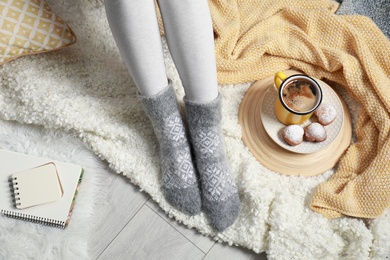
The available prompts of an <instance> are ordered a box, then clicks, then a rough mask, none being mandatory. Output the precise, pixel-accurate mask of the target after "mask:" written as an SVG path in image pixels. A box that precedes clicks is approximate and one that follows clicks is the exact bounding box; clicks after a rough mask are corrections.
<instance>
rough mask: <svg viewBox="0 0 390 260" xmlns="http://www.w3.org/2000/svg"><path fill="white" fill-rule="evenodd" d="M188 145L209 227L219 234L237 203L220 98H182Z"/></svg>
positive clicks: (229, 221) (233, 215) (229, 222)
mask: <svg viewBox="0 0 390 260" xmlns="http://www.w3.org/2000/svg"><path fill="white" fill-rule="evenodd" d="M185 105H186V111H187V119H188V123H189V131H190V136H191V143H192V145H193V149H194V154H195V160H196V167H197V169H198V171H199V174H200V179H201V185H202V204H203V209H204V212H205V213H206V215H207V216H208V218H209V220H210V223H211V225H212V226H213V227H214V228H215V229H216V230H217V231H219V232H222V231H224V230H225V229H226V228H228V227H229V226H231V225H232V224H233V223H234V221H235V220H236V219H237V217H238V214H239V211H240V200H239V197H238V191H237V187H236V184H235V182H234V180H233V179H232V176H231V169H230V166H229V164H228V162H227V160H226V156H225V149H224V144H223V135H222V129H221V126H220V122H221V118H222V114H221V98H220V96H218V98H217V99H215V100H214V101H212V102H210V103H208V104H196V103H193V102H191V101H189V100H187V99H185Z"/></svg>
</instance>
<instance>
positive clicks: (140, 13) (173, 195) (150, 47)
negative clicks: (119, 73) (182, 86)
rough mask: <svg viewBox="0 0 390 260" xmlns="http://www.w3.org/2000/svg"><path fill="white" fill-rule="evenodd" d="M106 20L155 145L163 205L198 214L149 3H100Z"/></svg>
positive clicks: (143, 0) (198, 203)
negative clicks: (162, 192) (159, 162)
mask: <svg viewBox="0 0 390 260" xmlns="http://www.w3.org/2000/svg"><path fill="white" fill-rule="evenodd" d="M105 5H106V13H107V18H108V21H109V24H110V27H111V31H112V33H113V35H114V38H115V40H116V42H117V45H118V48H119V51H120V53H121V56H122V58H123V59H124V61H125V63H126V65H127V67H128V69H129V71H130V74H131V76H132V77H133V79H134V81H135V84H136V85H137V88H138V90H139V92H140V93H141V95H140V96H139V97H140V100H141V103H142V105H143V107H144V110H145V112H146V114H147V115H148V117H149V119H150V121H151V122H152V124H153V128H154V132H155V134H156V136H157V139H158V141H159V144H160V157H161V169H162V179H163V191H164V195H165V198H166V199H167V201H168V202H169V203H170V204H172V205H173V206H175V207H176V208H178V209H179V210H181V211H183V212H184V213H187V214H189V215H195V214H197V213H199V212H200V211H201V198H200V190H199V185H198V178H197V175H196V171H195V168H194V164H193V162H192V158H191V151H190V147H189V143H188V139H187V136H186V131H185V128H184V124H183V120H182V118H181V114H180V110H179V106H178V103H177V99H176V95H175V91H174V90H173V88H172V86H170V84H169V82H168V80H167V76H166V72H165V64H164V58H163V49H162V44H161V37H160V33H159V28H158V23H157V17H156V8H155V5H154V0H105Z"/></svg>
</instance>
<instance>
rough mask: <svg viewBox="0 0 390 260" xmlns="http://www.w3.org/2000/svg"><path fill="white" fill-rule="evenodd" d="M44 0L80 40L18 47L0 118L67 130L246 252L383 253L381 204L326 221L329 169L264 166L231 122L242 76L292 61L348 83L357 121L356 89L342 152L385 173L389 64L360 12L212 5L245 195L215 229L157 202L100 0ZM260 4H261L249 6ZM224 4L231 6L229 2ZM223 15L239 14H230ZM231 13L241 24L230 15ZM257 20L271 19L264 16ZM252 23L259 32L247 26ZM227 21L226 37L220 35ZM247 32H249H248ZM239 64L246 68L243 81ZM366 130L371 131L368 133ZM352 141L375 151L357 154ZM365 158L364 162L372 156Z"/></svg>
mask: <svg viewBox="0 0 390 260" xmlns="http://www.w3.org/2000/svg"><path fill="white" fill-rule="evenodd" d="M47 2H48V4H49V5H50V6H51V7H52V9H53V10H54V11H55V12H56V13H57V14H59V15H61V17H62V18H63V19H64V20H65V21H66V22H67V23H68V24H69V26H70V27H71V28H72V29H73V31H74V32H75V34H76V35H77V36H78V42H77V43H76V44H75V45H73V46H71V47H68V48H65V49H62V50H59V51H55V52H50V53H45V54H39V55H34V56H25V57H22V58H19V59H16V60H14V61H12V62H9V63H6V64H4V65H2V66H1V67H0V117H1V118H2V119H4V120H17V121H19V122H21V123H24V124H36V125H43V126H45V127H47V128H54V129H62V130H65V131H69V132H72V133H74V134H75V135H76V136H78V138H80V139H81V140H83V141H84V142H85V143H86V144H87V145H88V146H89V147H90V148H91V149H92V150H93V151H94V152H95V153H96V154H97V155H98V156H99V157H100V158H102V159H104V160H107V162H108V163H109V164H110V167H112V169H114V170H115V171H117V172H118V173H121V174H124V175H126V176H127V177H128V178H129V179H130V180H131V181H132V182H133V183H134V184H135V185H137V186H139V187H140V190H142V191H144V192H147V193H148V194H149V195H150V196H151V198H152V199H153V200H155V201H156V202H157V203H158V204H159V206H160V207H161V208H162V209H163V210H165V211H166V212H167V214H168V215H170V216H172V217H174V218H175V219H176V220H177V221H179V222H181V223H183V224H184V225H187V226H188V227H189V228H190V227H192V228H195V229H196V230H197V231H199V232H200V233H202V234H204V235H207V236H210V237H212V238H213V239H215V240H218V241H223V242H226V243H228V244H230V245H239V246H243V247H247V248H249V249H251V250H253V251H255V252H262V251H267V255H268V258H269V259H367V258H372V259H383V258H385V257H388V256H390V249H389V247H388V245H389V244H390V236H389V233H388V230H390V212H389V211H386V212H385V213H384V214H382V215H381V216H379V217H378V218H376V219H372V220H367V219H361V218H350V217H343V218H335V219H327V218H325V217H323V215H322V214H319V213H317V212H315V211H313V210H311V209H310V204H311V201H312V198H313V194H314V192H315V190H316V189H317V187H318V186H319V185H320V184H321V183H327V182H326V181H327V180H329V179H330V178H331V177H332V176H333V175H334V173H335V169H331V170H329V171H327V172H325V173H323V174H321V175H319V176H315V177H311V178H305V177H297V176H294V177H288V176H283V175H279V174H277V173H275V172H272V171H270V170H268V169H267V168H265V167H264V166H262V165H261V164H260V163H259V162H258V161H257V160H256V159H255V158H254V157H253V156H252V155H251V153H250V152H249V151H248V149H247V147H246V146H245V145H244V144H243V142H242V139H241V127H240V125H239V122H238V110H239V106H240V103H241V100H242V97H243V96H244V95H245V93H246V91H247V90H248V88H249V86H250V84H251V81H253V80H255V79H261V78H263V77H266V76H270V75H272V74H273V73H274V72H275V71H276V70H280V69H287V68H290V67H296V68H298V69H301V70H303V71H304V72H306V73H308V74H310V75H313V76H315V77H318V78H322V77H326V78H327V79H330V80H333V81H336V82H339V83H341V85H342V86H345V89H346V90H347V91H345V89H343V88H341V89H340V93H341V94H342V95H343V97H344V99H345V100H346V102H347V103H348V105H349V107H350V111H351V114H352V115H353V118H354V121H355V122H356V117H357V115H358V114H359V106H358V105H357V104H356V102H355V100H354V99H353V98H356V99H359V100H360V102H361V103H362V110H363V112H362V113H361V114H362V115H361V116H360V120H359V126H360V128H361V129H362V130H361V132H362V131H363V132H364V133H365V134H364V136H361V134H359V135H358V137H359V142H357V144H355V145H353V146H352V147H351V149H350V151H349V152H348V154H347V155H346V157H345V158H359V157H353V156H351V155H353V153H354V154H356V156H362V155H363V154H362V153H363V152H364V153H367V154H369V157H367V158H369V159H370V160H369V161H367V162H371V161H372V160H375V158H378V159H376V160H377V162H381V163H378V164H376V165H377V166H376V167H378V168H379V167H382V169H384V170H383V171H379V169H378V171H376V170H375V173H377V174H387V173H388V167H387V168H386V163H387V162H386V161H381V160H380V159H381V157H380V156H381V154H382V152H383V151H386V150H385V149H384V148H385V146H386V145H387V144H386V142H387V139H386V134H385V130H386V129H384V125H385V122H387V120H385V119H386V116H388V115H387V110H386V102H388V101H389V100H390V99H389V98H388V97H386V96H385V95H384V94H383V93H385V87H386V84H387V87H388V85H389V84H388V81H387V83H386V82H385V83H386V84H385V83H383V84H381V83H380V82H384V81H385V78H386V77H387V78H388V74H386V73H388V69H387V72H386V70H385V69H384V67H383V66H384V64H386V62H388V61H386V59H385V58H383V59H381V57H385V55H386V54H387V53H389V51H388V50H389V49H388V48H389V46H388V43H387V42H385V39H386V38H385V36H384V35H383V34H381V32H380V30H379V29H378V28H377V27H376V26H375V25H374V24H373V23H372V22H371V21H370V20H369V19H366V18H363V17H357V18H356V17H349V16H346V17H338V16H336V15H335V14H333V12H334V11H335V10H336V6H335V5H334V3H333V2H329V1H320V0H312V1H309V0H307V1H301V2H306V3H307V4H306V5H305V6H303V5H302V3H298V2H299V1H291V2H290V1H289V2H288V6H287V7H286V6H285V4H284V3H282V2H283V1H277V0H274V1H272V2H271V1H240V2H242V3H236V2H235V1H225V2H223V1H221V2H218V1H212V2H210V6H211V8H212V14H213V17H214V21H215V29H216V34H215V35H216V37H217V40H216V44H217V51H218V55H219V56H218V66H219V72H220V74H219V77H220V80H221V83H223V85H222V84H221V85H220V92H221V96H222V113H223V122H222V127H223V132H224V141H225V144H226V152H227V156H228V158H229V162H230V164H231V167H232V170H233V172H234V176H233V177H234V178H235V180H236V183H237V186H238V189H239V191H240V198H241V201H242V205H241V212H240V215H239V218H238V219H237V221H236V222H235V223H234V225H233V226H231V227H230V228H229V229H228V230H226V231H225V232H223V233H219V234H218V233H216V232H215V231H214V230H213V229H212V228H211V227H210V225H209V224H208V219H207V217H206V216H205V215H204V214H203V213H202V214H199V215H197V216H194V217H188V216H186V215H185V214H183V213H181V212H179V211H177V210H176V209H175V208H173V207H171V206H170V205H169V204H168V203H167V202H166V200H165V199H164V196H163V194H162V189H161V175H160V172H159V171H160V161H159V155H158V143H157V140H156V138H155V137H154V133H153V129H152V126H151V124H150V122H149V120H148V119H147V117H146V115H145V113H144V112H143V110H142V107H141V105H140V102H139V100H138V98H137V91H136V88H135V86H134V83H133V81H132V79H131V78H130V77H129V74H128V72H127V70H126V67H125V65H124V63H123V62H122V60H121V58H120V55H119V53H118V50H117V47H116V44H115V42H114V41H113V38H112V35H111V32H110V30H109V27H108V24H107V21H106V19H105V12H104V6H103V3H102V0H83V1H77V0H66V1H65V0H48V1H47ZM244 2H248V3H250V4H251V5H249V4H243V3H244ZM260 2H261V3H263V4H261V5H260V6H261V7H262V8H258V7H259V6H258V5H259V4H258V3H260ZM263 5H264V6H263ZM267 6H268V8H269V9H267V8H266V7H267ZM229 8H232V9H231V10H230V11H229ZM257 8H258V9H257ZM266 9H267V10H268V11H265V10H266ZM237 12H240V13H239V14H237ZM218 15H219V17H217V16H218ZM231 15H235V16H236V19H235V20H232V19H231V18H232V17H231ZM224 17H225V18H224ZM237 20H238V21H241V23H243V25H245V26H243V25H241V24H235V23H238V22H237ZM256 20H257V22H256ZM264 21H273V22H272V23H271V24H268V25H267V24H264ZM247 22H248V23H247ZM234 24H235V27H234V29H227V28H228V27H227V25H229V26H230V25H232V26H233V25H234ZM257 26H260V27H261V28H262V29H263V30H258V29H256V28H258V27H257ZM319 28H322V29H319ZM224 29H225V30H226V33H227V34H229V35H230V36H228V35H226V37H228V38H230V39H231V41H228V40H226V39H227V38H226V37H225V36H224V33H225V32H224ZM233 30H235V33H234V32H233ZM251 30H253V31H252V32H253V33H252V34H251V35H252V37H244V35H246V34H245V32H246V33H250V32H251ZM255 30H257V31H258V33H255ZM333 34H337V35H338V37H340V39H338V38H337V37H334V35H333ZM240 35H242V36H240ZM253 37H254V38H256V39H257V41H254V40H253V39H252V40H251V38H253ZM223 39H225V40H223ZM222 41H224V42H225V44H223V43H222ZM373 41H375V44H372V42H373ZM369 43H370V44H369ZM241 44H242V47H240V48H238V46H241ZM223 45H224V46H225V48H227V50H228V51H227V52H224V54H223V52H221V51H220V50H221V48H222V47H223ZM378 45H379V46H381V48H380V49H381V50H382V51H383V52H382V53H379V51H378V49H379V48H378ZM234 46H237V47H234ZM328 46H330V47H328ZM229 48H230V49H229ZM251 50H252V51H251ZM246 51H251V52H246ZM164 52H165V61H166V66H167V73H168V76H169V78H170V79H171V80H172V83H173V85H174V87H175V89H176V93H177V95H178V97H179V98H182V97H183V95H184V93H183V88H182V86H181V81H180V78H179V76H178V74H177V71H176V68H175V66H174V64H173V62H172V60H171V58H170V55H169V52H168V48H167V46H166V44H165V43H164ZM249 54H251V55H252V54H253V55H254V56H255V57H252V56H251V55H249ZM221 57H222V58H223V59H221ZM228 62H230V65H229V66H227V64H228ZM254 63H257V65H256V66H257V69H256V66H255V64H254ZM387 68H388V67H387ZM239 70H240V71H241V72H242V73H243V74H246V73H247V75H244V76H245V77H242V78H241V76H240V75H241V73H239V72H238V71H239ZM256 73H257V75H256ZM243 82H246V83H243ZM225 83H231V84H225ZM233 83H234V84H233ZM351 96H352V97H353V98H351ZM370 100H371V101H370ZM387 108H388V105H387ZM374 111H375V112H374ZM375 115H376V116H375ZM364 119H367V120H364ZM368 130H372V131H373V132H372V133H369V131H368ZM361 132H359V133H361ZM366 132H367V133H368V134H370V135H367V134H366ZM375 133H379V136H378V137H376V139H375V138H374V139H373V135H374V136H375ZM365 140H367V141H365ZM359 144H360V146H359ZM362 144H364V145H362ZM361 146H363V147H364V150H368V149H373V150H374V152H372V153H369V152H368V151H361V150H363V149H359V148H360V147H361ZM354 147H355V148H354ZM372 147H373V148H372ZM383 157H385V156H384V155H383ZM343 162H344V163H342V164H343V165H345V166H342V165H340V167H339V168H340V169H339V170H338V173H339V172H343V171H342V170H343V169H345V168H348V167H349V164H346V162H349V160H348V159H344V160H343ZM357 163H362V162H360V160H357V159H355V161H354V162H353V163H351V165H352V166H354V167H355V166H356V164H357ZM371 165H372V166H371ZM352 166H351V171H349V172H350V173H351V175H354V176H355V175H357V176H356V178H355V179H357V177H358V176H360V175H362V176H363V174H364V173H365V172H366V171H364V169H363V168H361V167H356V168H354V167H352ZM364 166H365V167H366V169H368V167H374V164H373V163H372V164H371V163H367V164H366V165H364ZM355 169H356V171H355ZM358 169H359V171H357V170H358ZM359 173H360V174H359ZM334 176H339V174H336V175H334ZM378 176H380V175H378ZM350 179H351V178H348V179H347V180H350ZM316 194H327V193H325V192H324V193H316ZM330 194H331V195H333V194H332V193H330ZM124 214H126V213H125V212H124Z"/></svg>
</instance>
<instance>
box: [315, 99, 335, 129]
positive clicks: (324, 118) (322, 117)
mask: <svg viewBox="0 0 390 260" xmlns="http://www.w3.org/2000/svg"><path fill="white" fill-rule="evenodd" d="M314 115H315V116H316V117H317V120H318V123H320V124H321V125H324V126H325V125H329V124H331V123H332V122H333V121H334V120H335V119H336V116H337V112H336V109H335V108H334V106H332V105H330V104H321V105H320V107H319V108H318V109H317V110H316V111H315V112H314Z"/></svg>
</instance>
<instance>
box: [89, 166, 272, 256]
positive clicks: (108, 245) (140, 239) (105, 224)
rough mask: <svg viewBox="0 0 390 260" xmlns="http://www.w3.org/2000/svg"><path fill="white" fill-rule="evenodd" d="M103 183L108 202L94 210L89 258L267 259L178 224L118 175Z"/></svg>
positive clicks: (109, 175) (109, 177) (108, 178)
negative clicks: (94, 218)
mask: <svg viewBox="0 0 390 260" xmlns="http://www.w3.org/2000/svg"><path fill="white" fill-rule="evenodd" d="M106 183H107V185H108V186H109V191H110V192H109V195H108V197H107V200H108V201H107V203H105V204H104V205H101V206H100V207H99V208H97V209H96V213H97V214H98V216H99V219H98V223H96V225H95V227H96V228H95V230H94V232H92V234H91V237H90V240H89V241H90V244H89V248H90V254H91V256H92V259H99V260H102V259H110V260H111V259H115V260H116V259H119V260H122V259H131V260H138V259H148V260H149V259H159V260H160V259H161V260H164V259H169V260H174V259H186V260H193V259H205V260H210V259H223V260H230V259H234V260H240V259H267V258H266V256H265V254H260V255H259V254H255V253H254V252H252V251H250V250H247V249H244V248H240V247H231V246H228V245H226V244H220V243H215V242H214V241H213V240H212V239H210V238H208V237H204V236H202V235H200V234H199V233H197V232H196V231H194V230H193V229H188V228H186V227H184V226H182V225H180V224H178V223H177V222H176V221H174V220H172V219H170V218H169V217H167V216H166V215H165V213H164V212H163V211H162V210H161V209H160V208H159V207H158V206H157V204H156V203H155V202H153V200H151V199H150V197H149V196H148V195H146V194H145V193H142V192H140V191H139V188H137V187H136V186H134V185H133V184H131V183H130V182H129V180H128V179H127V178H125V177H123V176H121V175H117V174H114V173H113V174H108V175H107V182H106ZM110 201H115V203H110ZM115 205H121V206H115Z"/></svg>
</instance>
